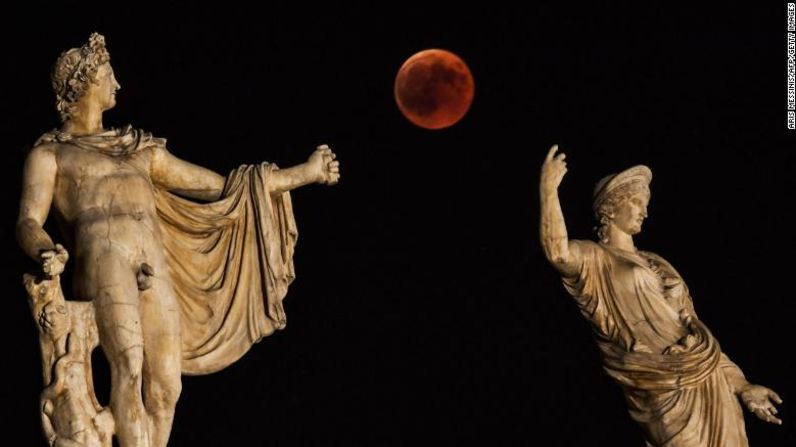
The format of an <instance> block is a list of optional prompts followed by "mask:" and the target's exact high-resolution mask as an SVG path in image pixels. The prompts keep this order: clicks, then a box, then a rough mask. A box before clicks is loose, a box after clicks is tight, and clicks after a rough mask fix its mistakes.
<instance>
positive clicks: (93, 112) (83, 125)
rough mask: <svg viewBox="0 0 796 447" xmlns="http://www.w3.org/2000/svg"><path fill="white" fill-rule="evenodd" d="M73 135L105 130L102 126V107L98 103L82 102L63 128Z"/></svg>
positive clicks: (90, 133)
mask: <svg viewBox="0 0 796 447" xmlns="http://www.w3.org/2000/svg"><path fill="white" fill-rule="evenodd" d="M61 130H62V131H63V132H66V133H70V134H72V135H92V134H97V133H100V132H102V131H103V130H105V129H104V128H103V127H102V109H101V108H100V107H99V106H96V105H89V104H81V106H79V107H78V108H77V109H76V110H75V112H74V113H73V114H72V116H71V117H70V118H69V120H68V121H67V122H65V123H64V125H63V127H62V128H61Z"/></svg>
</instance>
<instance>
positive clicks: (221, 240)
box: [155, 163, 298, 375]
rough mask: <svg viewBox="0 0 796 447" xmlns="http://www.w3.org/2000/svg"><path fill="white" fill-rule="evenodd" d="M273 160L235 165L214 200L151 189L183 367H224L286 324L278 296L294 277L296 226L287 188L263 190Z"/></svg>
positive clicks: (196, 370)
mask: <svg viewBox="0 0 796 447" xmlns="http://www.w3.org/2000/svg"><path fill="white" fill-rule="evenodd" d="M275 168H276V167H275V165H273V164H268V163H262V164H260V165H253V166H241V167H239V168H238V169H236V170H233V171H232V172H231V173H230V174H229V176H228V177H227V181H226V185H225V187H224V192H223V194H222V199H221V200H219V201H217V202H212V203H205V204H198V203H195V202H192V201H189V200H186V199H183V198H181V197H178V196H176V195H174V194H171V193H169V192H168V191H165V190H163V189H156V193H155V198H156V205H157V212H158V216H159V217H160V228H161V230H162V232H163V245H164V248H165V252H166V261H167V262H168V265H169V268H170V270H171V272H170V273H171V280H172V283H173V286H174V291H175V293H176V295H177V297H178V301H179V304H180V310H181V315H180V317H181V318H180V321H181V328H182V332H181V337H182V371H183V374H189V375H195V374H208V373H212V372H215V371H218V370H220V369H222V368H225V367H226V366H228V365H230V364H231V363H233V362H235V361H236V360H238V359H239V358H240V357H241V356H243V354H245V353H246V352H247V351H248V350H249V348H250V347H251V346H252V344H254V343H256V342H258V341H259V340H260V339H261V338H262V337H265V336H267V335H270V334H272V333H273V332H274V330H276V329H282V328H284V326H285V322H286V321H285V316H284V310H283V307H282V299H284V297H285V294H286V293H287V288H288V285H289V284H290V283H291V282H292V281H293V279H294V278H295V272H294V270H293V249H294V247H295V244H296V239H297V237H298V232H297V230H296V222H295V220H294V218H293V206H292V203H291V201H290V194H289V193H287V192H285V193H282V194H280V195H278V196H271V194H270V193H269V192H268V187H267V185H268V181H269V175H270V174H271V172H272V171H273V170H274V169H275Z"/></svg>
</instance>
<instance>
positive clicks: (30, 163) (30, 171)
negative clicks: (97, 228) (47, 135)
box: [17, 145, 58, 261]
mask: <svg viewBox="0 0 796 447" xmlns="http://www.w3.org/2000/svg"><path fill="white" fill-rule="evenodd" d="M57 173H58V165H57V161H56V155H55V148H54V146H52V145H41V146H37V147H34V148H33V149H31V151H30V153H29V154H28V157H27V159H26V160H25V167H24V171H23V177H22V198H21V200H20V205H19V218H18V219H17V241H18V242H19V245H20V246H21V247H22V250H23V251H24V252H25V253H26V254H27V255H28V256H30V257H31V258H33V259H35V260H36V261H40V260H41V259H40V255H41V253H43V252H45V251H48V250H55V248H56V247H55V244H53V241H52V239H51V238H50V236H49V235H48V234H47V233H46V232H45V231H44V228H43V227H44V222H45V221H46V220H47V215H48V214H49V212H50V205H51V204H52V199H53V194H54V191H55V178H56V175H57Z"/></svg>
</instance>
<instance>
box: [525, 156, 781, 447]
mask: <svg viewBox="0 0 796 447" xmlns="http://www.w3.org/2000/svg"><path fill="white" fill-rule="evenodd" d="M557 150H558V146H553V147H552V148H551V149H550V151H549V153H548V154H547V157H546V159H545V161H544V164H543V166H542V173H541V181H540V196H541V225H540V232H541V240H542V246H543V248H544V252H545V255H546V257H547V259H548V260H549V261H550V263H551V264H552V265H553V267H555V268H556V270H558V272H559V273H560V274H561V276H562V278H563V282H564V286H565V288H566V290H567V291H568V292H569V294H570V295H572V297H573V298H574V299H575V302H576V304H577V306H578V308H579V309H580V312H581V314H582V315H583V316H584V317H585V318H586V320H588V321H589V323H591V326H592V328H593V331H594V334H595V338H596V341H597V346H598V347H599V349H600V354H601V358H602V361H603V366H604V369H605V371H606V372H607V373H608V375H609V376H610V377H611V378H613V379H614V380H615V381H616V382H617V383H618V384H619V385H620V387H621V388H622V390H623V392H624V395H625V398H626V401H627V404H628V407H629V411H630V416H631V417H632V418H633V420H635V421H636V422H637V423H639V424H640V426H641V428H642V430H643V432H644V435H645V437H646V442H647V445H648V446H656V447H663V446H666V447H698V446H699V447H740V446H747V445H748V441H747V438H746V429H745V426H744V420H743V414H742V411H741V406H740V404H739V402H738V401H739V400H740V401H741V402H743V404H744V405H745V406H746V408H748V409H749V411H751V412H752V413H754V414H755V415H756V416H757V417H758V418H760V419H762V420H764V421H767V422H770V423H774V424H781V423H782V421H781V420H780V419H779V418H778V417H777V409H776V407H775V406H774V404H775V403H776V404H780V403H782V400H781V399H780V398H779V396H777V394H776V393H775V392H774V391H772V390H770V389H768V388H766V387H763V386H760V385H754V384H751V383H749V382H748V381H747V380H746V379H745V378H744V374H743V373H742V372H741V370H740V369H739V368H738V366H737V365H735V363H733V362H732V361H731V360H730V359H729V358H728V357H727V356H726V355H725V354H724V353H723V352H722V351H721V347H720V346H719V343H718V341H717V340H716V338H715V337H714V336H713V335H712V334H711V333H710V331H709V330H708V328H707V327H706V326H705V325H704V324H703V322H702V321H700V319H699V317H698V316H697V314H696V312H695V310H694V303H693V300H692V298H691V295H690V293H689V291H688V287H687V286H686V284H685V281H683V278H682V276H680V274H679V273H678V272H677V271H676V270H675V269H674V267H672V265H671V264H669V263H668V262H667V261H666V260H665V259H664V258H662V257H661V256H659V255H657V254H655V253H652V252H648V251H642V250H639V249H637V248H636V247H635V245H634V244H633V236H634V235H636V234H638V233H639V232H640V231H641V226H642V224H643V221H644V219H645V218H646V217H647V205H648V203H649V200H650V187H649V185H650V181H651V180H652V172H651V171H650V169H649V168H647V167H646V166H635V167H632V168H630V169H627V170H625V171H623V172H621V173H619V174H615V175H609V176H607V177H605V178H603V179H602V180H601V181H600V182H598V183H597V186H596V188H595V190H594V199H593V200H594V202H593V210H594V212H595V214H596V217H597V219H598V221H599V230H598V239H599V241H597V242H592V241H588V240H574V239H569V238H568V236H567V229H566V226H565V225H564V216H563V213H562V211H561V204H560V202H559V198H558V187H559V185H560V184H561V181H562V179H563V177H564V175H565V174H566V172H567V168H566V163H565V161H564V158H565V155H564V154H563V153H562V154H558V155H556V152H557Z"/></svg>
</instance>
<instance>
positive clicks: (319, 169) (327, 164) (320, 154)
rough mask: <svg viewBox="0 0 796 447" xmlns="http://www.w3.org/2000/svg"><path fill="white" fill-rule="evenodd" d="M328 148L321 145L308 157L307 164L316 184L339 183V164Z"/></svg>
mask: <svg viewBox="0 0 796 447" xmlns="http://www.w3.org/2000/svg"><path fill="white" fill-rule="evenodd" d="M335 158H337V156H336V155H335V154H334V152H332V149H331V148H329V146H327V145H325V144H323V145H320V146H318V148H317V149H315V152H313V153H312V155H310V158H309V160H307V164H308V165H309V169H310V170H311V172H312V174H313V177H314V178H315V179H316V181H317V182H318V183H323V184H325V185H334V184H335V183H337V182H338V181H340V162H339V161H337V160H335Z"/></svg>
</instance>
